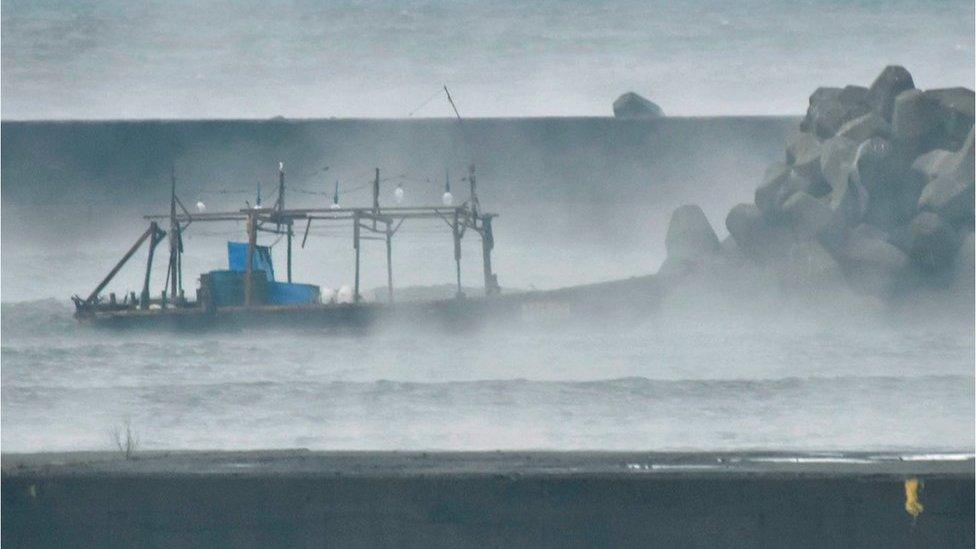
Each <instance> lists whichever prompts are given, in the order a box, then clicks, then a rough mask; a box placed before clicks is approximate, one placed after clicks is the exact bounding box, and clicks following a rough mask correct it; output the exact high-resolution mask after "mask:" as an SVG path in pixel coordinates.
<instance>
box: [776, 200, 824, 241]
mask: <svg viewBox="0 0 976 549" xmlns="http://www.w3.org/2000/svg"><path fill="white" fill-rule="evenodd" d="M783 212H784V213H785V214H786V215H787V216H788V217H789V219H790V226H791V227H792V228H793V234H794V235H795V236H796V238H797V239H798V240H810V239H814V238H817V237H818V236H819V235H820V234H821V233H822V232H823V231H824V230H826V229H827V228H828V227H829V226H830V224H831V220H832V218H833V211H832V210H831V209H830V207H829V206H827V204H825V203H824V202H823V201H821V200H817V199H816V198H814V197H812V196H810V195H809V194H807V193H805V192H798V193H794V194H793V196H791V197H790V198H788V199H787V200H786V202H784V203H783Z"/></svg>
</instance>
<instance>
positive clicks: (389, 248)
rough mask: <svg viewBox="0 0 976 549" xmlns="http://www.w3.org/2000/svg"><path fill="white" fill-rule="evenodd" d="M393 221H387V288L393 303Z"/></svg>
mask: <svg viewBox="0 0 976 549" xmlns="http://www.w3.org/2000/svg"><path fill="white" fill-rule="evenodd" d="M391 224H392V221H387V223H386V288H387V293H388V294H389V296H388V298H389V301H390V303H393V228H392V227H391V226H390V225H391Z"/></svg>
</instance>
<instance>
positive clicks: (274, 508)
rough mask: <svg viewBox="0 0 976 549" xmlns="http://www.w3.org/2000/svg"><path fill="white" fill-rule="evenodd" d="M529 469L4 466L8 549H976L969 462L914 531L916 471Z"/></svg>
mask: <svg viewBox="0 0 976 549" xmlns="http://www.w3.org/2000/svg"><path fill="white" fill-rule="evenodd" d="M392 455H393V456H398V455H400V454H392ZM401 456H402V455H401ZM425 456H426V457H425V458H424V459H426V460H433V461H434V462H436V461H438V460H441V459H445V458H444V456H438V455H436V454H434V455H431V456H427V455H426V454H425ZM611 456H612V455H611ZM406 459H409V456H408V457H407V458H406ZM446 459H451V458H450V456H448V457H447V458H446ZM532 459H533V458H532V457H531V456H529V457H528V458H527V459H526V458H524V457H523V461H522V465H521V466H519V467H511V466H502V467H498V466H493V465H488V466H484V464H480V465H478V464H471V465H473V466H476V468H477V469H478V470H469V471H464V469H465V467H463V466H455V467H448V468H441V469H438V468H436V467H434V468H432V469H421V468H419V467H414V466H407V467H402V466H390V465H389V464H383V463H376V460H375V456H374V458H369V457H367V458H366V459H359V461H358V465H355V466H350V465H349V464H348V463H347V464H346V465H341V466H338V467H335V468H334V470H329V469H330V468H329V467H324V468H319V469H317V470H315V469H316V468H314V467H313V468H301V467H299V468H298V469H299V470H290V471H287V470H274V468H273V467H272V469H262V467H263V466H262V465H261V464H260V458H259V459H258V461H257V462H255V461H254V460H252V459H248V458H236V459H233V460H231V461H232V462H228V463H224V465H225V466H226V467H225V468H221V469H219V471H218V470H207V469H206V468H203V469H197V470H195V471H194V470H190V469H191V468H188V467H186V466H185V465H184V466H176V467H170V468H168V469H169V471H168V472H167V471H166V469H167V468H166V467H162V468H158V467H156V468H154V467H152V466H149V467H140V466H136V467H129V468H127V467H121V468H117V470H116V471H115V472H112V471H111V468H105V467H93V468H90V469H87V470H86V469H84V468H76V469H75V470H71V471H65V470H64V469H63V468H58V467H54V468H47V469H44V468H42V469H34V468H30V467H28V468H26V469H20V470H18V469H16V468H14V469H11V468H9V467H7V466H6V465H5V469H6V470H5V473H4V478H3V531H2V535H3V542H4V543H5V546H7V547H67V546H98V547H138V546H159V547H212V546H235V547H307V546H315V547H322V546H331V547H469V546H479V547H483V546H497V547H573V546H585V547H818V548H819V547H885V548H897V547H971V546H972V541H973V535H974V529H973V511H974V506H973V488H974V485H973V475H972V471H971V470H972V461H968V462H966V464H965V465H964V466H963V467H962V471H965V470H966V468H968V469H969V472H968V473H965V472H959V471H956V472H945V471H938V470H937V469H938V468H935V469H933V470H932V472H931V473H929V474H925V475H920V478H922V480H923V481H924V489H923V490H922V491H921V493H920V501H921V503H922V504H923V505H924V511H923V512H922V514H921V515H920V516H919V517H918V518H917V519H916V520H913V519H912V517H910V516H909V515H908V514H907V513H906V511H905V488H904V479H905V478H908V477H910V476H911V475H908V474H906V473H907V470H904V469H903V470H901V471H891V470H888V471H884V470H883V468H871V467H866V468H862V469H861V470H860V472H858V471H857V470H850V469H849V470H843V468H838V469H837V470H836V471H835V472H833V473H831V472H829V468H827V469H824V468H820V469H819V470H817V469H816V468H809V467H806V468H805V467H802V466H797V467H794V468H793V469H792V470H790V468H786V469H783V468H780V470H776V468H775V467H770V468H769V469H768V470H766V471H762V468H761V467H742V468H736V467H729V468H727V469H726V470H723V471H706V470H701V469H698V470H696V467H701V465H700V464H699V465H695V464H693V463H685V465H688V467H687V468H686V469H684V470H682V467H681V465H680V463H675V462H674V461H671V462H670V464H669V465H654V464H653V463H652V464H650V465H648V464H647V463H644V464H627V463H626V462H627V461H632V460H633V458H631V457H620V456H616V457H610V458H607V457H606V456H603V457H602V458H600V459H603V460H604V463H603V464H602V465H601V464H596V465H594V464H593V463H592V461H591V462H590V464H589V466H588V467H583V469H587V468H589V469H590V470H589V471H587V470H580V468H579V467H577V466H579V465H581V464H583V461H586V460H592V457H590V458H585V455H584V458H583V459H582V460H577V461H580V463H575V465H574V464H573V463H563V464H561V465H560V467H557V468H547V467H534V466H532V464H531V463H532ZM537 459H541V460H543V461H544V460H546V459H549V458H547V457H545V456H543V457H541V458H537ZM558 459H563V458H558ZM608 459H609V461H608ZM645 459H646V458H645ZM722 459H728V458H722ZM371 460H372V461H371ZM569 461H573V460H572V459H570V460H569ZM652 461H653V459H652ZM352 462H354V463H355V462H356V459H353V460H352ZM265 463H267V462H265ZM526 463H528V465H526ZM608 463H609V464H612V465H614V466H615V467H611V466H608ZM401 465H402V464H401ZM455 465H456V464H455ZM462 465H463V464H462ZM509 465H511V464H509ZM915 467H916V468H917V469H919V470H925V469H928V468H929V466H928V465H925V464H921V465H915ZM255 468H256V469H257V470H255ZM635 468H636V469H637V470H635ZM520 469H521V472H520ZM614 469H616V471H615V472H614V471H613V470H614ZM86 471H87V472H86Z"/></svg>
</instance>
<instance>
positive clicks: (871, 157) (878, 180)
mask: <svg viewBox="0 0 976 549" xmlns="http://www.w3.org/2000/svg"><path fill="white" fill-rule="evenodd" d="M853 163H854V170H855V171H856V172H857V176H858V180H859V181H860V183H861V185H864V188H865V189H866V190H867V191H868V193H869V194H874V193H875V192H877V191H879V190H881V189H882V188H884V187H886V186H887V185H888V184H889V183H890V180H891V178H892V176H894V175H895V172H896V166H895V158H894V148H893V147H892V146H891V143H890V142H888V140H886V139H882V138H880V137H873V138H871V139H868V140H867V141H865V142H863V143H861V144H860V145H859V146H858V147H857V152H855V154H854V162H853Z"/></svg>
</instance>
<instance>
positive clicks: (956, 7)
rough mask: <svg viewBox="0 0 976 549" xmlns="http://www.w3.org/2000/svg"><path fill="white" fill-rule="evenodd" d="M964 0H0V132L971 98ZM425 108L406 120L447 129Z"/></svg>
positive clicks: (969, 29)
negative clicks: (90, 122)
mask: <svg viewBox="0 0 976 549" xmlns="http://www.w3.org/2000/svg"><path fill="white" fill-rule="evenodd" d="M973 18H974V15H973V4H972V2H967V1H966V0H951V1H945V2H922V1H911V0H894V1H886V2H882V1H874V0H872V1H858V2H847V1H841V0H818V1H804V2H794V1H787V0H774V1H768V0H736V1H702V0H694V1H690V2H669V1H666V0H652V1H649V2H645V1H622V2H608V1H596V2H591V1H571V2H561V1H543V2H514V1H510V0H502V1H494V2H467V1H462V2H447V1H417V0H410V1H407V2H383V1H371V0H366V1H361V2H355V3H345V2H303V1H294V2H281V1H278V2H263V1H262V2H234V3H233V7H232V8H229V7H228V5H226V4H223V3H217V2H184V1H179V0H167V1H164V2H153V3H133V2H125V1H121V0H111V1H98V2H95V1H90V0H84V1H81V2H61V1H50V0H49V1H30V0H8V1H5V2H4V3H3V7H2V19H3V35H2V50H3V53H2V60H3V68H2V76H3V83H2V91H3V99H4V100H3V112H2V116H3V118H4V119H25V118H31V119H37V118H174V117H175V118H240V117H257V118H267V117H271V116H275V115H283V116H287V117H323V116H324V117H330V116H336V117H363V116H365V117H403V116H407V115H408V114H409V113H411V112H412V111H413V110H414V109H416V108H417V107H418V106H420V105H421V103H422V102H423V101H424V100H425V99H426V98H428V97H429V96H430V95H431V94H433V93H435V92H436V91H437V89H438V87H439V86H441V85H442V84H447V85H448V86H450V87H451V89H452V91H453V92H454V94H455V96H456V97H457V99H458V103H459V106H460V108H461V112H462V114H465V115H469V116H557V115H562V116H565V115H606V114H609V113H610V103H611V101H613V99H614V98H615V97H616V96H618V95H619V94H621V93H623V92H625V91H628V90H634V91H637V92H638V93H642V94H644V95H646V96H648V97H650V98H651V99H653V100H655V101H657V102H658V103H659V104H660V105H661V106H662V107H663V108H664V110H665V112H667V113H669V114H676V115H677V114H680V115H703V114H796V113H799V112H802V110H803V105H804V98H806V97H807V96H808V95H809V94H810V92H811V91H812V90H814V89H815V88H816V87H818V86H822V85H843V84H845V83H848V82H869V81H870V79H872V78H873V77H874V76H875V75H876V74H877V73H878V70H879V67H882V66H884V65H887V64H892V63H897V64H902V65H905V66H906V67H908V68H909V70H911V71H912V74H914V75H915V77H916V79H917V80H919V81H922V82H925V84H926V86H928V87H944V86H956V85H968V86H972V82H973V78H974V72H973V63H972V60H973ZM450 113H451V111H450V109H449V107H448V105H446V104H445V103H443V102H434V103H432V104H430V105H428V106H427V107H426V108H425V109H422V110H420V111H419V112H418V114H417V116H447V115H449V114H450Z"/></svg>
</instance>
